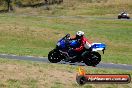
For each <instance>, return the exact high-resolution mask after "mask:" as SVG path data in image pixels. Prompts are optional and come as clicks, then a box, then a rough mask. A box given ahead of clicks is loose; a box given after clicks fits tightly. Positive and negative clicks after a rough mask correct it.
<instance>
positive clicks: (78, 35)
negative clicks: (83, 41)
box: [76, 31, 84, 38]
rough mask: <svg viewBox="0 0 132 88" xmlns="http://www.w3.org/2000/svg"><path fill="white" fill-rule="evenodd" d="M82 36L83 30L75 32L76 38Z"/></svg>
mask: <svg viewBox="0 0 132 88" xmlns="http://www.w3.org/2000/svg"><path fill="white" fill-rule="evenodd" d="M83 36H84V32H83V31H78V32H77V33H76V38H82V37H83Z"/></svg>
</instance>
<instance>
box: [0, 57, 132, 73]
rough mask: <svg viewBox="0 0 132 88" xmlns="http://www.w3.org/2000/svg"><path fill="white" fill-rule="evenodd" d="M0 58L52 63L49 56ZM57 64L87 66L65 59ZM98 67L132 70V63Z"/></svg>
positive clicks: (105, 64)
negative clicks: (65, 60)
mask: <svg viewBox="0 0 132 88" xmlns="http://www.w3.org/2000/svg"><path fill="white" fill-rule="evenodd" d="M0 58H5V59H12V60H26V61H36V62H44V63H50V62H49V61H48V58H47V57H34V56H16V55H8V54H0ZM57 64H67V65H73V66H86V65H85V64H84V63H77V62H76V63H69V62H64V61H61V62H59V63H57ZM96 67H97V68H109V69H122V70H132V65H127V64H114V63H100V64H98V65H97V66H96Z"/></svg>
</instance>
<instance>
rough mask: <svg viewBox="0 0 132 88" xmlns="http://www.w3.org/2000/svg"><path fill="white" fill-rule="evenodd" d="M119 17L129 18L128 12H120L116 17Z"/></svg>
mask: <svg viewBox="0 0 132 88" xmlns="http://www.w3.org/2000/svg"><path fill="white" fill-rule="evenodd" d="M121 18H126V19H130V17H129V14H128V13H126V12H122V13H121V14H118V19H121Z"/></svg>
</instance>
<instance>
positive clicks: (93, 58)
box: [84, 52, 101, 66]
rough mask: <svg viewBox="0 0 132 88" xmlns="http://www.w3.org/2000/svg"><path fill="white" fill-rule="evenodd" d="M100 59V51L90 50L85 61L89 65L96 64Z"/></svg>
mask: <svg viewBox="0 0 132 88" xmlns="http://www.w3.org/2000/svg"><path fill="white" fill-rule="evenodd" d="M100 61H101V55H100V54H99V53H98V52H90V53H89V54H87V56H85V58H84V63H85V64H86V65H88V66H96V65H97V64H99V62H100Z"/></svg>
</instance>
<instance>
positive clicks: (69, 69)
mask: <svg viewBox="0 0 132 88" xmlns="http://www.w3.org/2000/svg"><path fill="white" fill-rule="evenodd" d="M84 68H85V69H86V71H87V73H88V74H130V75H131V76H132V71H129V70H119V69H102V68H94V67H84ZM77 73H78V67H77V66H72V65H62V64H48V63H39V62H32V61H19V60H7V59H0V74H1V75H0V78H1V79H0V87H1V88H14V87H15V88H44V87H46V88H96V87H97V86H98V88H131V86H132V82H131V83H129V84H86V85H84V86H79V85H78V84H77V83H76V74H77Z"/></svg>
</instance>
